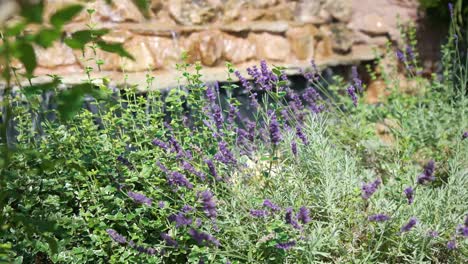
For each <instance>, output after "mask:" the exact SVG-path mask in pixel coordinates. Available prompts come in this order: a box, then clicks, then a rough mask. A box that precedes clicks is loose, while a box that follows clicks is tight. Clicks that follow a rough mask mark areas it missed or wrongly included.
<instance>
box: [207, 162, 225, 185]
mask: <svg viewBox="0 0 468 264" xmlns="http://www.w3.org/2000/svg"><path fill="white" fill-rule="evenodd" d="M205 163H206V166H208V170H209V171H210V174H211V176H213V177H214V178H215V179H216V180H217V181H218V180H221V177H219V175H218V173H217V172H216V167H215V165H214V163H213V161H212V160H210V159H205Z"/></svg>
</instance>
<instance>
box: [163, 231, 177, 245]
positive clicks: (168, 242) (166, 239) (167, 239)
mask: <svg viewBox="0 0 468 264" xmlns="http://www.w3.org/2000/svg"><path fill="white" fill-rule="evenodd" d="M161 238H162V239H163V240H164V242H166V245H168V246H170V247H177V246H178V244H177V241H175V239H173V238H172V237H171V236H170V235H168V234H167V233H161Z"/></svg>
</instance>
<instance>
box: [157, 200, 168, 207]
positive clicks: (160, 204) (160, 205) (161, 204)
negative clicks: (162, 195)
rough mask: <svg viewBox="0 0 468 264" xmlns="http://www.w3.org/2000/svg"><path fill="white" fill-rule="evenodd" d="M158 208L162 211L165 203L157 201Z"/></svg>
mask: <svg viewBox="0 0 468 264" xmlns="http://www.w3.org/2000/svg"><path fill="white" fill-rule="evenodd" d="M158 206H159V208H160V209H164V207H166V202H164V201H159V203H158Z"/></svg>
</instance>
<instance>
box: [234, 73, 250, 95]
mask: <svg viewBox="0 0 468 264" xmlns="http://www.w3.org/2000/svg"><path fill="white" fill-rule="evenodd" d="M234 74H235V75H236V77H237V78H238V79H239V81H240V83H241V85H242V87H244V88H245V89H246V90H247V91H250V90H252V86H251V85H250V83H249V82H248V81H247V79H246V78H244V77H243V76H242V75H241V74H240V72H239V71H235V72H234Z"/></svg>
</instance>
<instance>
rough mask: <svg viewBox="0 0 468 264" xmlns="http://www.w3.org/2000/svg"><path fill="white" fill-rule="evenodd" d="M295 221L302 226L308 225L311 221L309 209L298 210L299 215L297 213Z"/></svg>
mask: <svg viewBox="0 0 468 264" xmlns="http://www.w3.org/2000/svg"><path fill="white" fill-rule="evenodd" d="M297 219H298V220H299V222H301V223H303V224H308V223H309V222H310V221H311V219H310V211H309V209H308V208H307V207H305V206H302V207H301V208H299V213H297Z"/></svg>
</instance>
